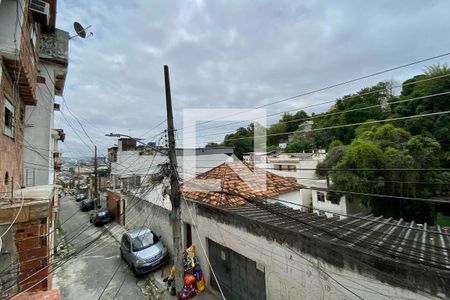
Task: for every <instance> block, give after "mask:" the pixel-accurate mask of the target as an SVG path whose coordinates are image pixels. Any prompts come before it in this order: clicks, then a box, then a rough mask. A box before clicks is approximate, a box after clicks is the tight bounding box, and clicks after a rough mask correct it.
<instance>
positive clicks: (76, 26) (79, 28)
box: [73, 22, 86, 39]
mask: <svg viewBox="0 0 450 300" xmlns="http://www.w3.org/2000/svg"><path fill="white" fill-rule="evenodd" d="M73 28H74V29H75V32H76V33H77V35H78V36H79V37H81V38H83V39H84V38H85V37H86V30H84V27H83V26H81V24H80V23H78V22H74V23H73Z"/></svg>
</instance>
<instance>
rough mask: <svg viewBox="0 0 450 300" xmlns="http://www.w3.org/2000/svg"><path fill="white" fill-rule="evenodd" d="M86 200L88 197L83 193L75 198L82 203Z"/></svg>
mask: <svg viewBox="0 0 450 300" xmlns="http://www.w3.org/2000/svg"><path fill="white" fill-rule="evenodd" d="M84 199H86V195H85V194H83V193H78V194H76V196H75V200H76V201H77V202H80V201H81V200H84Z"/></svg>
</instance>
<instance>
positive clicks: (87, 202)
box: [81, 199, 95, 211]
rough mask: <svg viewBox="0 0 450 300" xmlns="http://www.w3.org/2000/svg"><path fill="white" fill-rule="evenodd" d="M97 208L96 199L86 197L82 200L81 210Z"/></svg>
mask: <svg viewBox="0 0 450 300" xmlns="http://www.w3.org/2000/svg"><path fill="white" fill-rule="evenodd" d="M94 208H95V200H94V199H84V200H83V201H81V211H90V210H93V209H94Z"/></svg>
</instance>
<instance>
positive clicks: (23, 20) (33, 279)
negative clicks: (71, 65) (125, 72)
mask: <svg viewBox="0 0 450 300" xmlns="http://www.w3.org/2000/svg"><path fill="white" fill-rule="evenodd" d="M55 20H56V0H44V1H40V0H8V1H1V2H0V56H1V61H0V89H1V90H0V109H1V114H0V130H1V134H0V237H1V240H2V241H4V243H1V245H2V247H1V251H0V269H2V270H3V271H2V274H0V298H3V297H10V296H12V295H14V294H16V293H17V292H22V291H29V292H35V291H47V290H50V289H51V276H49V274H50V271H51V263H52V256H53V250H54V249H53V248H54V232H55V223H56V213H57V208H58V206H59V205H58V198H57V195H58V192H57V191H58V187H56V186H55V185H54V184H53V182H54V181H53V171H54V169H55V168H56V169H57V168H59V167H60V166H61V163H60V161H59V159H60V155H59V153H58V152H57V150H56V149H57V148H56V147H57V141H58V140H63V139H64V133H63V131H62V130H61V129H56V130H52V126H53V125H52V124H53V110H54V95H55V94H58V93H60V92H62V88H63V86H64V79H65V72H66V71H64V67H63V71H61V72H60V71H55V70H54V69H53V68H56V67H55V65H61V64H64V62H62V61H59V59H60V58H61V57H62V58H63V60H64V59H65V63H66V65H65V67H67V43H68V34H67V33H64V32H61V31H58V29H56V28H55ZM60 34H62V36H61V35H60ZM61 37H62V38H61ZM61 42H62V44H63V45H65V47H66V48H65V51H64V47H61ZM46 64H47V67H48V68H49V70H47V69H45V68H44V69H42V68H41V67H42V66H44V65H46ZM58 68H59V67H58ZM58 70H59V69H58ZM65 70H67V69H65ZM47 71H48V72H47ZM46 74H47V75H46ZM52 91H53V92H52ZM38 157H39V158H38ZM25 163H26V165H25ZM26 185H27V186H30V187H24V186H26ZM31 185H33V186H32V187H31Z"/></svg>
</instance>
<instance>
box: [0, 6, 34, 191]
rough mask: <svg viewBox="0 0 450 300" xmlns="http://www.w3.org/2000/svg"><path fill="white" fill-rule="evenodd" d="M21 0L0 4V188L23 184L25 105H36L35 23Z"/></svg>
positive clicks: (5, 188)
mask: <svg viewBox="0 0 450 300" xmlns="http://www.w3.org/2000/svg"><path fill="white" fill-rule="evenodd" d="M32 17H33V16H32V15H31V14H29V13H28V2H27V1H25V0H17V1H2V2H1V4H0V57H1V61H0V109H1V114H0V121H1V122H0V123H1V134H0V192H5V191H11V189H15V188H18V187H20V186H22V185H23V175H22V173H23V169H22V166H23V141H24V139H23V135H24V118H25V105H36V91H35V90H36V80H37V68H36V63H37V61H38V59H39V51H38V45H37V42H38V37H39V30H38V29H37V28H38V27H37V26H38V25H36V23H35V22H33V19H32Z"/></svg>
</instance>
